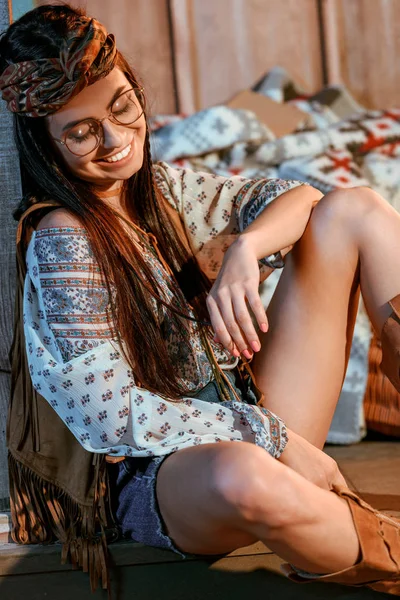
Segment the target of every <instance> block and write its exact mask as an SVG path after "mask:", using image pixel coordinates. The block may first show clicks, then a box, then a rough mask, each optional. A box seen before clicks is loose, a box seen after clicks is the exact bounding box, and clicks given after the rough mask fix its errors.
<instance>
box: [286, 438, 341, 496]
mask: <svg viewBox="0 0 400 600" xmlns="http://www.w3.org/2000/svg"><path fill="white" fill-rule="evenodd" d="M278 460H279V462H281V463H283V464H284V465H286V466H287V467H290V468H291V469H293V471H296V473H299V474H300V475H302V476H303V477H304V478H305V479H307V480H308V481H311V482H312V483H314V484H315V485H317V486H318V487H321V488H323V489H325V490H331V489H332V487H333V485H345V486H347V483H346V480H345V478H344V477H343V475H342V474H341V472H340V471H339V468H338V466H337V463H336V461H334V460H333V458H331V457H330V456H328V455H327V454H325V452H322V450H319V449H318V448H316V447H315V446H313V445H312V444H310V442H307V440H305V439H304V438H303V437H301V436H300V435H298V434H297V433H294V431H290V430H288V443H287V445H286V448H285V449H284V451H283V452H282V454H281V456H280V457H279V458H278Z"/></svg>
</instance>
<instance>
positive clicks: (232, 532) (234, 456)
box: [157, 442, 359, 573]
mask: <svg viewBox="0 0 400 600" xmlns="http://www.w3.org/2000/svg"><path fill="white" fill-rule="evenodd" d="M157 498H158V503H159V506H160V510H161V514H162V516H163V519H164V522H165V523H166V526H167V529H168V532H169V535H170V536H171V537H172V539H173V540H174V541H175V543H176V545H177V546H178V547H179V548H181V549H182V550H184V551H186V552H191V553H196V554H220V553H225V552H229V551H232V550H234V549H236V548H239V547H242V546H245V545H248V544H251V543H253V542H255V541H257V540H262V541H263V542H265V543H266V544H267V545H268V547H269V548H271V549H272V550H274V551H275V552H277V553H278V554H279V555H280V556H281V557H282V558H283V559H285V560H287V561H288V562H290V563H292V564H294V565H295V566H297V567H299V568H301V569H304V570H308V571H312V572H316V573H329V572H333V571H339V570H341V569H345V568H347V567H350V566H352V565H353V564H354V563H355V562H356V561H357V558H358V555H359V544H358V538H357V534H356V531H355V528H354V524H353V520H352V517H351V514H350V510H349V508H348V506H347V503H346V502H345V501H344V500H342V499H341V498H339V497H338V496H336V495H335V494H333V493H332V492H329V491H326V490H322V489H321V488H319V487H317V486H315V485H314V484H312V483H310V482H308V481H307V480H306V479H304V478H303V477H301V475H299V474H297V473H295V472H294V471H293V470H292V469H290V468H288V467H286V466H284V465H282V464H280V463H279V462H278V461H276V460H274V459H273V458H272V457H271V456H270V455H269V454H267V452H265V450H263V449H261V448H259V447H257V446H254V445H253V444H248V443H246V442H240V443H237V444H231V443H221V444H207V445H204V446H198V447H194V448H189V449H185V450H181V451H179V452H176V453H175V454H173V455H172V456H170V457H169V458H168V459H167V460H166V461H165V462H164V463H163V465H162V466H161V469H160V472H159V475H158V478H157ZM327 515H329V516H328V517H327Z"/></svg>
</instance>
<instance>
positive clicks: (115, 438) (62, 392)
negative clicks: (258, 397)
mask: <svg viewBox="0 0 400 600" xmlns="http://www.w3.org/2000/svg"><path fill="white" fill-rule="evenodd" d="M157 169H158V175H157V177H158V180H159V181H160V180H162V181H163V191H165V193H166V195H167V196H168V197H167V199H168V201H169V202H170V203H171V204H172V206H174V207H175V208H176V209H177V210H178V212H179V214H180V216H181V219H182V220H183V222H184V225H185V229H186V232H187V234H188V240H189V243H190V245H191V247H192V248H193V250H194V252H195V255H196V258H197V259H198V261H199V264H200V265H201V266H202V267H204V269H205V272H207V270H208V271H210V270H211V272H212V273H216V272H217V271H218V269H219V266H220V264H221V261H222V259H223V254H224V252H225V251H226V249H227V248H228V247H229V244H230V243H232V241H233V240H234V239H235V236H236V234H237V232H238V231H239V230H240V227H242V226H243V222H244V221H246V223H248V222H249V221H250V219H252V218H255V215H256V213H257V214H259V212H260V211H261V210H262V207H263V206H265V205H266V204H268V202H269V200H270V196H269V195H268V193H267V191H265V194H264V199H263V204H262V203H261V204H260V202H258V200H257V198H258V197H256V194H255V191H254V190H255V188H256V187H257V189H258V190H261V189H262V188H263V186H268V185H269V186H270V188H268V189H272V188H271V185H272V183H273V182H267V180H262V182H260V181H258V182H257V181H250V182H246V180H244V179H243V178H241V177H233V178H232V179H228V180H227V179H224V178H222V177H217V176H211V175H207V174H199V173H192V172H190V171H183V170H182V171H178V170H174V169H171V168H169V167H167V166H166V165H161V166H159V167H157ZM157 169H156V170H157ZM160 178H161V179H160ZM293 184H294V185H300V183H298V182H293ZM294 185H293V186H294ZM260 186H261V187H260ZM278 186H281V187H277V188H275V192H276V193H278V191H279V190H281V193H283V191H287V189H286V188H285V186H284V185H283V184H278ZM266 189H267V188H266ZM252 203H255V205H256V208H253V209H252V210H250V206H249V207H247V204H249V205H251V204H252ZM246 207H247V208H246ZM243 211H245V213H243ZM243 214H244V215H245V216H243ZM192 219H193V220H192ZM144 253H145V259H146V260H148V261H149V264H150V266H151V268H152V270H153V272H154V275H155V277H156V279H157V282H158V283H159V286H160V288H161V293H162V294H163V295H164V296H165V298H166V299H169V298H171V294H172V292H171V289H170V287H169V275H168V274H167V273H165V271H164V269H163V267H162V265H161V264H160V262H159V261H158V259H157V258H156V257H155V256H154V254H153V252H151V251H150V250H145V249H144ZM26 258H27V268H28V271H27V277H26V281H25V290H24V306H23V321H24V329H25V338H26V351H27V357H28V363H29V371H30V374H31V377H32V383H33V385H34V387H35V389H37V390H38V391H40V393H41V394H42V395H43V396H44V398H45V399H46V400H47V401H48V402H49V404H50V405H51V406H52V407H53V408H54V410H55V411H56V412H57V413H58V415H59V416H60V418H61V419H62V420H63V421H64V423H65V425H66V426H67V427H68V428H69V429H70V431H71V432H72V433H73V435H74V436H75V437H76V439H77V440H78V441H79V442H80V443H81V444H82V446H83V447H84V448H86V449H87V450H89V451H91V452H104V453H108V454H113V455H118V456H156V455H158V456H159V455H163V454H167V453H169V452H174V451H176V450H179V449H181V448H186V447H191V446H196V445H199V444H203V443H217V442H221V441H248V442H251V443H256V444H258V445H260V446H261V447H263V448H265V450H266V451H268V452H270V453H271V454H272V455H273V456H279V454H280V453H281V452H282V451H283V449H284V447H285V443H286V430H285V426H284V423H283V422H282V421H281V420H280V419H279V418H278V417H276V416H275V415H273V414H272V413H270V412H269V411H266V410H265V409H262V408H260V407H258V406H252V405H247V404H246V403H241V402H231V403H227V402H225V403H220V402H214V403H213V402H205V401H201V400H198V399H197V398H195V397H193V398H182V399H181V400H180V401H174V402H171V401H169V400H166V399H163V398H160V397H159V396H157V395H156V394H154V393H152V392H149V391H148V390H146V389H144V388H142V387H137V386H136V385H135V381H134V378H133V373H132V370H131V369H130V367H129V365H128V364H127V363H126V362H125V360H124V358H123V353H122V349H121V348H120V347H119V346H118V343H117V342H116V340H115V334H114V333H113V331H112V325H110V323H109V319H108V316H109V306H108V305H109V298H108V295H107V290H106V288H105V286H103V284H102V280H101V279H100V277H99V275H100V273H99V268H98V265H96V264H95V263H94V258H93V253H92V251H91V249H90V247H89V244H88V242H87V237H86V233H85V230H84V229H82V228H71V227H60V228H51V229H46V230H45V229H43V230H40V231H37V232H35V233H34V234H33V236H32V239H31V242H30V244H29V247H28V250H27V257H26ZM202 258H203V259H204V260H203V263H202ZM211 267H212V268H211ZM156 308H157V304H156ZM186 308H187V310H190V307H186ZM157 309H159V308H157ZM160 310H161V312H160V323H161V325H162V327H163V330H164V335H165V337H166V340H167V342H168V348H169V351H170V352H171V357H172V358H173V360H174V364H176V367H177V369H179V371H178V372H179V376H180V377H182V379H183V380H185V381H186V380H190V381H189V383H190V384H191V385H192V386H193V389H196V386H197V385H198V384H199V383H201V384H202V386H203V385H205V384H206V383H207V382H208V381H209V380H210V377H211V376H212V373H211V370H210V365H209V363H208V360H207V357H206V356H205V354H204V351H203V348H202V346H201V340H200V338H199V336H198V334H197V331H196V326H195V325H191V327H192V329H191V340H192V342H193V343H192V348H189V347H186V348H184V347H182V346H180V344H179V335H178V334H179V332H176V331H174V330H173V328H172V327H170V324H169V322H168V315H167V313H163V312H162V309H160ZM191 349H192V352H190V350H191ZM215 350H216V351H217V347H216V348H215ZM219 360H221V362H224V361H225V364H224V365H223V366H226V367H231V366H232V359H227V357H226V355H225V354H224V353H223V356H219ZM182 363H183V364H182Z"/></svg>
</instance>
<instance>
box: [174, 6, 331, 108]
mask: <svg viewBox="0 0 400 600" xmlns="http://www.w3.org/2000/svg"><path fill="white" fill-rule="evenodd" d="M171 8H172V11H171V14H172V22H173V31H174V38H175V48H174V49H175V60H176V74H177V75H176V77H177V85H178V92H179V97H180V99H181V104H182V105H183V109H184V110H185V111H187V112H192V111H193V110H198V109H200V108H204V107H207V106H210V105H212V104H216V103H220V102H224V101H226V100H227V99H229V98H230V97H231V96H232V95H233V94H235V93H236V92H238V91H239V90H241V89H243V88H246V87H250V86H251V85H253V84H254V83H255V82H256V81H257V80H258V79H259V78H260V77H261V76H262V75H263V74H264V73H266V71H268V70H269V69H271V68H272V67H274V66H276V65H280V66H282V67H284V68H285V69H287V70H288V71H289V72H290V73H291V74H292V76H293V77H295V78H296V79H298V80H299V81H300V82H301V83H302V84H303V85H304V87H305V89H306V90H308V91H310V92H311V91H315V90H316V89H318V88H319V87H320V86H321V85H322V61H321V53H320V46H321V44H320V35H319V26H318V5H317V2H316V1H315V0H285V2H284V3H282V2H280V1H279V2H277V1H276V0H218V2H215V1H213V0H172V2H171Z"/></svg>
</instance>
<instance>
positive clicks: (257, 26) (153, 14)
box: [14, 0, 400, 114]
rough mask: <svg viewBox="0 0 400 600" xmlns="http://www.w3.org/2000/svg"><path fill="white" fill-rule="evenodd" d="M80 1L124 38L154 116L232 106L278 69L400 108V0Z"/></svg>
mask: <svg viewBox="0 0 400 600" xmlns="http://www.w3.org/2000/svg"><path fill="white" fill-rule="evenodd" d="M18 1H19V2H20V1H21V0H18ZM25 1H26V2H32V0H25ZM34 1H35V4H44V3H47V4H50V3H52V2H54V1H56V0H34ZM14 2H16V0H14ZM70 2H71V4H73V5H75V6H81V7H83V8H84V9H85V10H86V11H87V12H88V13H89V14H93V15H94V16H96V17H97V18H98V19H99V20H100V21H102V22H104V23H105V25H106V26H107V28H108V29H109V30H110V31H112V32H114V33H115V34H116V35H117V41H118V45H119V47H120V48H121V50H122V51H123V52H124V53H126V55H127V56H128V57H129V58H130V60H131V62H132V65H133V66H134V67H135V68H136V69H138V72H139V74H140V75H141V77H142V79H143V81H144V84H145V86H146V88H147V90H148V94H149V97H150V102H151V105H152V112H153V114H154V113H157V112H164V113H165V112H175V111H176V110H180V111H181V112H186V113H190V112H193V111H195V110H199V109H201V108H205V107H207V106H211V105H212V104H215V103H219V102H224V101H225V100H227V99H229V98H230V97H231V96H232V95H233V94H235V93H236V92H237V91H239V90H241V89H243V88H245V87H248V86H250V85H252V84H253V83H254V82H255V81H256V80H257V79H258V78H259V77H260V76H261V75H262V74H263V73H265V72H266V71H267V70H268V69H270V68H271V67H273V66H275V65H280V66H282V67H284V68H285V69H287V70H288V71H289V73H290V74H291V75H292V76H293V77H294V78H295V79H296V80H298V81H299V82H300V83H301V84H302V86H303V87H304V89H305V90H306V91H308V92H313V91H316V90H317V89H318V88H320V87H321V86H322V85H323V83H324V82H326V81H329V82H330V83H344V84H345V85H347V86H348V87H349V89H350V91H351V92H352V93H353V94H354V96H355V97H356V99H357V100H359V101H360V102H361V103H362V104H365V105H366V106H368V107H371V108H382V107H384V106H388V105H396V104H397V105H399V104H400V98H399V92H398V89H397V88H398V85H397V82H398V80H399V76H400V61H399V60H398V56H399V51H400V36H399V35H398V31H399V28H400V1H399V0H284V2H282V0H218V1H216V0H117V1H116V2H115V1H114V0H70ZM325 67H326V68H325Z"/></svg>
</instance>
